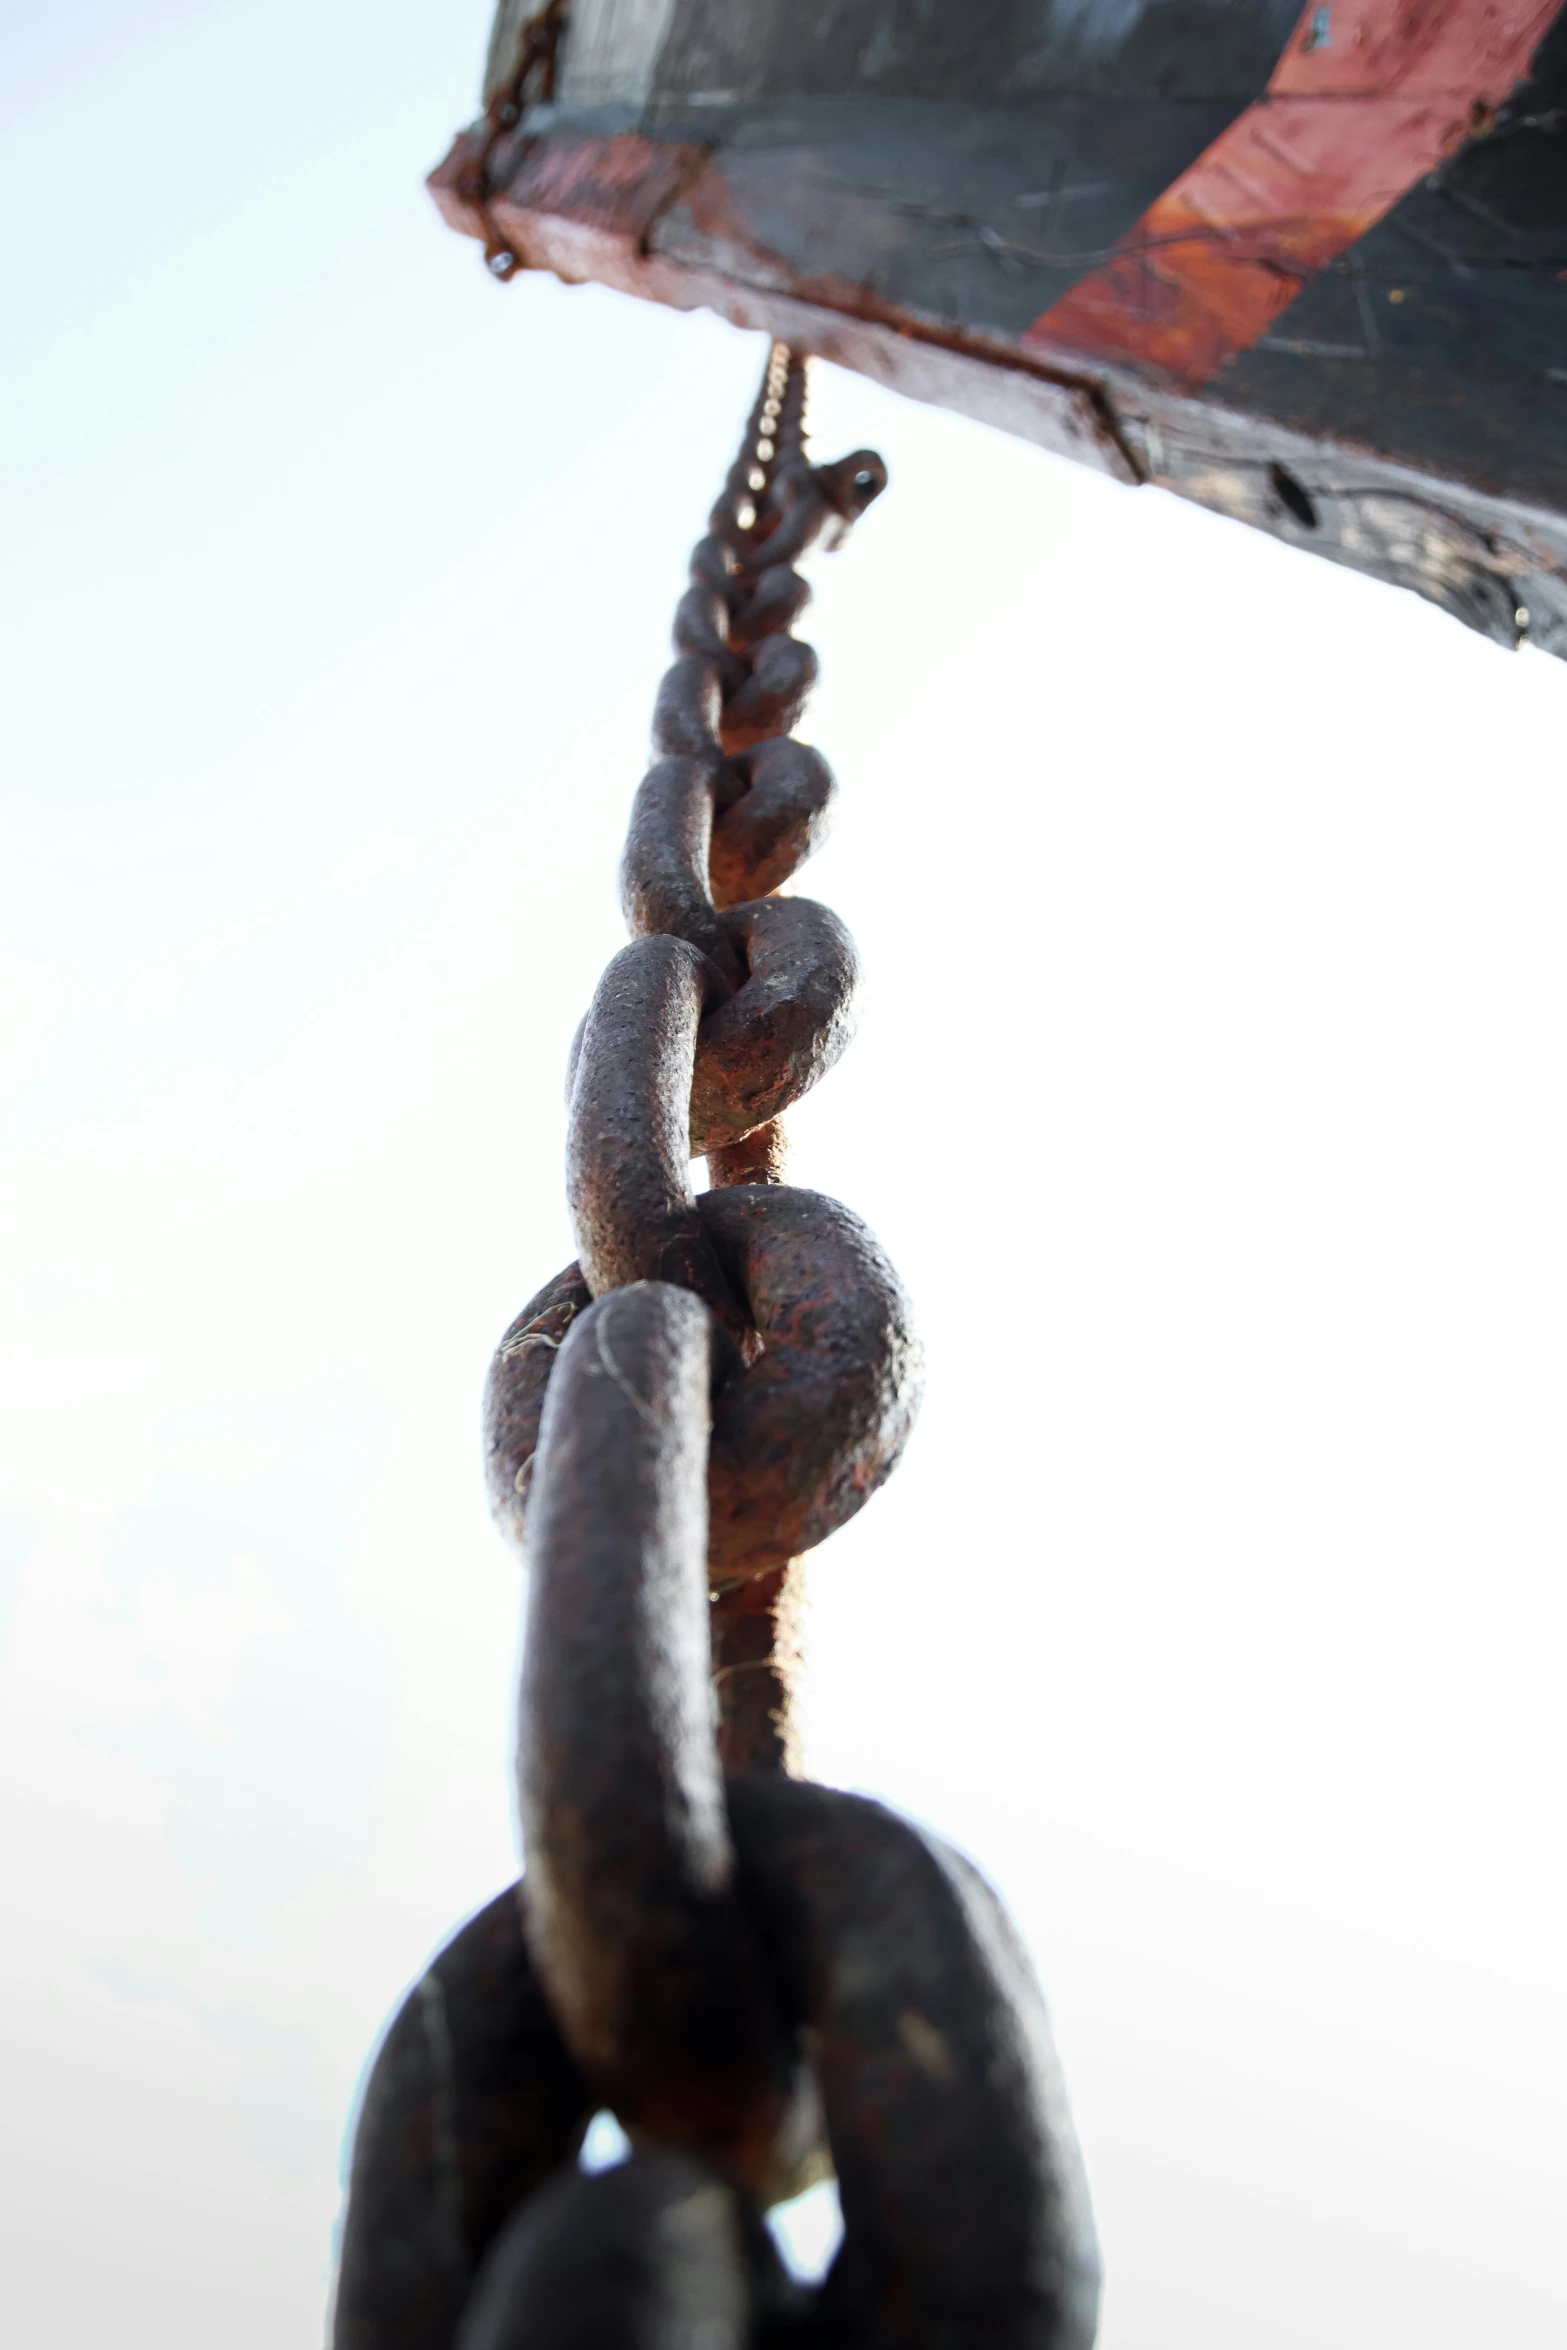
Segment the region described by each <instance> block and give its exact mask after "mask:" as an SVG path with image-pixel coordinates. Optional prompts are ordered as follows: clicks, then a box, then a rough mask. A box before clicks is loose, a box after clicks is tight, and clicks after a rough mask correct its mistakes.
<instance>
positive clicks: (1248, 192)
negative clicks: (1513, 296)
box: [1023, 0, 1560, 388]
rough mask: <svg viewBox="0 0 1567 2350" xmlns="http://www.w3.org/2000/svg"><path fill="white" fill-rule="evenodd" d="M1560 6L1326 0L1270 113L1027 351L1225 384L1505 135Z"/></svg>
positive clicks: (1143, 225)
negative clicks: (1280, 327)
mask: <svg viewBox="0 0 1567 2350" xmlns="http://www.w3.org/2000/svg"><path fill="white" fill-rule="evenodd" d="M1559 6H1560V0H1511V4H1505V0H1504V4H1503V5H1501V6H1491V5H1487V6H1483V7H1479V8H1477V7H1475V6H1474V5H1473V0H1430V4H1429V5H1427V6H1425V7H1423V8H1411V7H1410V6H1409V5H1408V0H1331V5H1329V6H1327V7H1323V6H1321V5H1317V4H1316V0H1314V4H1313V5H1312V6H1311V7H1309V8H1307V9H1306V10H1305V12H1304V13H1303V15H1302V16H1301V19H1300V22H1299V23H1298V24H1297V25H1296V27H1295V30H1294V32H1293V33H1292V34H1291V36H1290V38H1289V40H1288V42H1287V43H1286V44H1285V49H1284V54H1283V56H1282V57H1281V58H1280V60H1279V63H1278V66H1277V68H1276V70H1275V72H1274V73H1273V76H1272V78H1271V79H1270V81H1269V83H1268V87H1267V90H1266V92H1265V93H1264V94H1263V96H1262V97H1261V98H1260V99H1259V100H1258V102H1257V104H1256V105H1254V106H1249V107H1248V108H1247V109H1246V111H1245V113H1244V114H1243V115H1241V116H1240V118H1239V120H1238V121H1236V122H1233V123H1232V124H1231V125H1230V127H1229V129H1228V130H1226V131H1224V132H1223V133H1222V134H1221V135H1220V137H1219V138H1217V139H1216V140H1215V141H1214V143H1213V145H1212V146H1211V147H1210V148H1209V149H1208V150H1207V152H1206V153H1205V154H1204V155H1202V156H1201V157H1199V159H1198V160H1197V162H1196V163H1194V164H1193V165H1192V167H1191V169H1190V170H1189V171H1187V172H1184V173H1183V174H1182V175H1181V177H1180V178H1179V179H1178V180H1176V181H1175V182H1174V184H1173V185H1172V186H1170V187H1169V188H1167V189H1166V190H1165V192H1164V193H1163V195H1162V196H1160V198H1159V200H1158V202H1157V203H1156V204H1154V205H1152V206H1151V207H1150V208H1149V210H1148V211H1147V212H1146V213H1144V215H1143V217H1142V219H1141V220H1140V221H1138V223H1137V225H1136V226H1135V228H1133V229H1131V230H1130V231H1129V232H1128V233H1127V235H1126V237H1125V239H1124V240H1123V244H1122V250H1121V251H1120V252H1119V253H1118V254H1117V255H1116V256H1115V258H1114V259H1113V260H1111V261H1108V262H1106V263H1105V264H1104V265H1103V266H1102V267H1101V268H1099V269H1097V270H1094V271H1092V272H1091V273H1090V274H1089V275H1088V276H1087V277H1085V278H1083V279H1082V280H1081V281H1080V282H1079V283H1078V284H1077V285H1075V286H1074V287H1073V288H1072V291H1071V292H1070V293H1069V294H1067V295H1066V296H1064V298H1063V299H1062V300H1061V301H1059V302H1057V303H1055V304H1054V305H1053V306H1052V307H1051V308H1050V309H1049V310H1047V311H1046V312H1045V313H1044V314H1043V316H1042V317H1040V318H1038V319H1037V320H1036V321H1035V323H1034V324H1033V326H1031V327H1030V328H1029V329H1028V331H1027V333H1026V334H1025V336H1024V338H1023V339H1024V342H1025V343H1026V344H1029V345H1032V346H1035V347H1037V348H1039V349H1041V350H1044V351H1067V350H1079V351H1086V352H1091V353H1094V354H1095V355H1097V356H1100V357H1103V358H1110V359H1119V360H1123V361H1131V362H1132V363H1134V364H1138V363H1147V364H1150V365H1152V366H1154V367H1157V368H1159V369H1161V370H1162V371H1163V372H1164V373H1165V374H1166V375H1167V376H1169V377H1171V378H1173V379H1174V380H1175V381H1177V382H1179V383H1182V384H1187V385H1191V386H1192V387H1194V388H1195V387H1197V386H1200V385H1202V384H1205V383H1207V382H1209V381H1210V380H1211V379H1212V378H1213V377H1214V376H1215V375H1217V374H1218V372H1219V370H1220V368H1221V367H1222V366H1223V365H1224V364H1225V362H1226V361H1227V360H1229V359H1233V358H1235V357H1236V356H1237V355H1238V354H1239V353H1240V352H1242V351H1249V350H1250V349H1251V348H1252V346H1253V344H1255V343H1256V342H1258V341H1259V340H1260V338H1261V337H1262V336H1263V335H1265V334H1266V333H1267V332H1268V330H1269V328H1270V327H1271V326H1272V325H1273V324H1274V322H1275V321H1276V320H1277V319H1279V318H1280V317H1281V316H1282V315H1283V313H1284V312H1285V311H1286V310H1287V309H1288V308H1289V306H1290V304H1291V303H1292V302H1293V301H1294V300H1295V298H1296V296H1297V295H1298V294H1299V293H1300V292H1301V289H1302V288H1303V287H1304V286H1305V285H1306V284H1307V283H1308V281H1309V280H1310V279H1311V278H1313V277H1315V276H1316V274H1317V272H1318V271H1319V270H1320V269H1322V268H1324V267H1325V266H1326V264H1327V263H1328V262H1330V261H1336V260H1337V259H1338V256H1339V255H1340V254H1341V253H1343V252H1345V251H1347V249H1348V248H1349V247H1350V246H1351V245H1353V244H1355V243H1356V242H1358V240H1359V239H1360V238H1361V237H1363V236H1364V235H1365V234H1366V231H1367V230H1368V229H1370V228H1372V227H1374V226H1375V224H1376V223H1377V222H1378V221H1379V220H1381V219H1382V218H1383V216H1384V215H1385V214H1386V213H1388V212H1390V211H1391V210H1392V208H1393V206H1394V205H1395V204H1396V203H1397V202H1398V200H1399V198H1400V197H1401V196H1403V195H1404V194H1406V193H1407V191H1408V190H1409V189H1410V188H1412V187H1414V186H1415V184H1416V182H1417V181H1419V180H1421V179H1423V178H1425V176H1426V174H1427V173H1428V172H1431V171H1433V170H1435V168H1436V167H1437V165H1438V164H1440V163H1442V162H1444V161H1445V160H1446V159H1447V158H1448V157H1449V156H1450V155H1454V154H1456V153H1457V152H1458V150H1459V149H1460V148H1461V147H1462V146H1464V145H1465V144H1466V143H1467V141H1468V140H1470V139H1471V138H1473V137H1474V135H1475V133H1476V131H1477V130H1480V129H1482V128H1484V127H1486V126H1487V125H1488V124H1490V123H1493V122H1494V121H1495V118H1496V112H1497V109H1498V108H1499V107H1500V106H1501V105H1502V104H1503V103H1504V102H1505V100H1506V99H1507V97H1508V96H1509V95H1510V93H1511V91H1512V90H1513V88H1514V86H1515V84H1516V83H1518V82H1519V81H1520V80H1521V79H1522V78H1523V76H1524V75H1525V73H1526V72H1527V71H1528V67H1529V60H1530V58H1531V57H1532V56H1533V54H1534V52H1535V50H1536V49H1537V48H1538V46H1539V44H1540V42H1541V40H1542V39H1543V38H1544V35H1545V32H1546V30H1547V28H1548V27H1549V25H1550V23H1551V20H1552V18H1553V17H1554V16H1555V15H1556V13H1557V10H1558V8H1559Z"/></svg>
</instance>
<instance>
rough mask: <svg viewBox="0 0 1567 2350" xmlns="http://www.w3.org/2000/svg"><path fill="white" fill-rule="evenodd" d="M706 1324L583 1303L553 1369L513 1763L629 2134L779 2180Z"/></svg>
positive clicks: (558, 1994) (700, 1316)
mask: <svg viewBox="0 0 1567 2350" xmlns="http://www.w3.org/2000/svg"><path fill="white" fill-rule="evenodd" d="M716 1370H717V1364H716V1362H715V1357H714V1347H713V1328H712V1322H711V1318H710V1316H709V1315H708V1313H707V1311H706V1309H705V1308H704V1307H703V1305H702V1304H701V1302H700V1301H699V1299H698V1298H697V1297H695V1296H694V1295H692V1293H691V1292H690V1291H689V1290H688V1289H677V1288H675V1287H673V1286H672V1285H671V1284H669V1283H667V1282H663V1281H657V1282H638V1283H636V1284H635V1285H633V1286H631V1287H627V1288H616V1289H613V1290H612V1291H611V1292H610V1294H609V1295H608V1296H606V1297H601V1298H600V1299H599V1300H598V1302H597V1303H596V1304H595V1305H592V1306H590V1307H589V1308H588V1309H587V1311H586V1312H585V1313H584V1314H582V1315H581V1316H580V1317H579V1319H578V1320H577V1322H576V1324H575V1325H574V1327H573V1329H572V1331H571V1334H570V1336H569V1337H568V1338H567V1339H566V1341H565V1343H564V1344H563V1345H562V1347H561V1349H560V1352H559V1354H558V1356H557V1357H556V1360H555V1363H554V1366H553V1368H552V1370H551V1373H550V1386H549V1392H548V1396H547V1399H546V1402H545V1407H544V1416H543V1424H542V1426H541V1429H540V1433H539V1468H538V1472H537V1475H536V1477H535V1480H534V1487H533V1492H532V1495H531V1498H530V1506H529V1526H528V1543H527V1557H528V1562H529V1566H530V1569H531V1573H530V1576H529V1596H528V1616H527V1631H526V1638H525V1663H524V1668H523V1681H522V1704H521V1712H520V1724H521V1727H520V1733H519V1739H520V1743H519V1750H518V1783H519V1788H520V1794H521V1805H522V1825H523V1841H524V1844H525V1847H526V1849H527V1853H528V1874H527V1879H526V1882H525V1883H524V1886H523V1914H524V1919H525V1923H526V1928H527V1934H528V1942H529V1947H530V1948H531V1950H532V1951H533V1954H534V1958H535V1961H536V1963H537V1965H538V1968H539V1972H540V1975H541V1977H542V1979H543V1981H544V1984H545V1988H546V1990H547V1991H548V1993H549V1996H550V2000H551V2003H552V2005H553V2007H554V2011H555V2014H556V2016H557V2017H558V2019H559V2021H560V2025H561V2029H562V2031H563V2032H564V2034H565V2037H566V2040H567V2043H568V2045H569V2046H570V2048H571V2050H572V2052H573V2054H574V2055H575V2056H576V2058H577V2061H578V2062H579V2063H580V2064H581V2066H582V2068H583V2070H584V2072H585V2073H586V2074H587V2076H588V2078H589V2079H590V2080H591V2081H592V2083H593V2085H594V2088H595V2090H596V2091H597V2092H598V2094H599V2096H600V2098H601V2100H602V2101H603V2102H604V2103H606V2104H609V2105H613V2107H614V2108H615V2110H616V2112H617V2113H619V2114H620V2116H621V2117H622V2119H623V2120H624V2122H625V2123H626V2124H627V2126H628V2127H629V2128H633V2129H637V2130H639V2131H644V2132H646V2133H647V2134H649V2135H650V2136H652V2137H654V2138H657V2139H660V2140H661V2141H662V2142H663V2143H664V2144H666V2145H670V2146H677V2147H681V2148H683V2149H684V2150H686V2151H688V2152H693V2153H698V2154H703V2155H707V2156H709V2157H710V2158H712V2159H714V2160H719V2161H723V2162H725V2163H726V2164H728V2165H729V2166H730V2167H732V2168H733V2169H734V2170H735V2171H737V2172H738V2173H739V2174H740V2176H741V2177H743V2178H745V2179H747V2180H748V2181H749V2182H750V2183H751V2184H752V2185H753V2186H754V2187H755V2188H756V2189H757V2190H758V2191H761V2190H762V2189H763V2188H765V2187H766V2186H767V2185H768V2184H769V2183H770V2181H771V2178H772V2166H773V2149H774V2145H775V2141H776V2140H777V2137H778V2134H779V2130H780V2127H781V2125H782V2122H783V2119H784V2115H785V2111H786V2108H787V2102H788V2086H789V2062H788V2052H787V2049H786V2047H785V2045H784V2043H783V2039H782V2034H781V2032H780V2030H779V2028H778V2027H777V2025H776V2024H775V2021H774V2018H773V2015H772V2011H771V2008H770V2005H769V2002H768V2000H767V1998H766V1995H765V1990H764V1986H763V1980H762V1968H761V1955H760V1950H759V1947H758V1944H757V1940H756V1935H755V1931H754V1928H753V1927H752V1926H751V1925H750V1923H749V1921H748V1919H747V1918H746V1916H745V1913H744V1912H743V1910H742V1909H741V1907H740V1904H739V1901H738V1899H737V1898H736V1895H735V1891H734V1881H733V1880H734V1853H733V1848H732V1846H731V1844H730V1840H729V1827H728V1821H727V1819H726V1817H725V1812H724V1792H723V1777H722V1773H721V1771H720V1768H719V1761H718V1752H717V1748H716V1746H715V1744H714V1739H713V1725H712V1708H711V1701H710V1699H709V1694H708V1680H709V1671H710V1665H709V1634H708V1624H707V1616H708V1605H709V1602H708V1596H707V1593H708V1581H707V1457H706V1455H707V1445H706V1436H707V1428H708V1411H709V1393H710V1389H711V1387H712V1385H713V1382H714V1378H715V1374H716Z"/></svg>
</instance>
